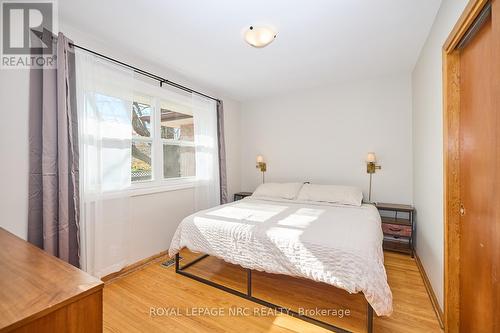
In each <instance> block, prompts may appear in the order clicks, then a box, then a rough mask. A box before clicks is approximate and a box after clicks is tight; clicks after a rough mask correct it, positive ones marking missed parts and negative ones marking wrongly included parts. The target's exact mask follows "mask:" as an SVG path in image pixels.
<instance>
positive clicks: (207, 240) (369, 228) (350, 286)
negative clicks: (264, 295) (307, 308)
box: [169, 196, 392, 331]
mask: <svg viewBox="0 0 500 333" xmlns="http://www.w3.org/2000/svg"><path fill="white" fill-rule="evenodd" d="M382 241H383V233H382V229H381V221H380V215H379V214H378V211H377V209H376V208H375V207H374V206H373V205H370V204H362V205H359V206H355V205H343V204H337V203H330V202H319V201H310V200H300V196H299V198H296V197H294V198H293V199H285V198H277V197H255V196H250V197H247V198H245V199H243V200H240V201H237V202H233V203H229V204H225V205H221V206H217V207H214V208H211V209H207V210H204V211H200V212H198V213H195V214H193V215H191V216H188V217H187V218H185V219H184V220H183V221H182V222H181V223H180V225H179V226H178V228H177V230H176V232H175V235H174V237H173V240H172V242H171V246H170V249H169V254H170V255H171V256H174V255H176V256H177V258H178V253H179V251H180V250H181V249H182V248H184V247H186V248H188V249H189V250H190V251H193V252H200V253H204V254H205V256H207V255H210V256H215V257H217V258H220V259H222V260H224V261H226V262H229V263H231V264H236V265H239V266H242V267H243V268H246V269H247V270H248V272H249V276H248V278H249V279H251V270H258V271H265V272H267V273H274V274H285V275H290V276H294V277H301V278H307V279H311V280H314V281H317V282H323V283H327V284H330V285H333V286H335V287H337V288H341V289H344V290H346V291H348V292H349V293H358V292H362V293H363V294H364V296H365V298H366V300H367V302H368V304H369V305H368V317H369V327H368V331H371V327H370V326H371V314H370V310H371V309H372V308H373V310H374V311H375V312H376V314H377V315H379V316H382V315H390V314H391V312H392V294H391V290H390V288H389V285H388V283H387V276H386V272H385V268H384V261H383V250H382ZM203 258H204V257H201V258H198V260H201V259H203ZM196 261H197V260H195V262H196ZM195 262H193V263H190V264H187V265H191V264H194V263H195ZM187 265H185V266H184V268H187ZM176 268H177V270H178V272H179V273H186V272H183V271H182V268H181V267H180V266H179V262H178V260H177V262H176ZM184 275H187V276H189V275H190V274H189V273H186V274H184ZM189 277H192V276H189ZM197 280H200V279H197ZM201 282H206V281H201ZM209 284H210V283H209ZM212 284H213V283H212ZM216 287H217V286H216ZM220 289H223V290H226V289H227V288H220ZM226 291H229V290H226ZM233 293H234V292H233ZM245 295H246V296H250V297H251V286H249V290H248V293H247V294H245ZM240 296H244V295H240ZM246 298H248V297H246ZM252 300H254V299H252ZM254 301H255V300H254ZM259 301H261V300H259ZM259 301H257V302H258V303H261V304H263V303H262V302H259ZM266 303H267V302H266ZM264 305H267V306H269V305H273V304H272V303H269V304H264ZM302 319H304V318H302ZM313 321H314V319H313ZM316 324H318V323H316ZM321 326H323V325H321ZM327 328H330V329H332V327H327ZM334 328H335V329H336V330H338V328H337V327H334ZM341 331H342V330H341Z"/></svg>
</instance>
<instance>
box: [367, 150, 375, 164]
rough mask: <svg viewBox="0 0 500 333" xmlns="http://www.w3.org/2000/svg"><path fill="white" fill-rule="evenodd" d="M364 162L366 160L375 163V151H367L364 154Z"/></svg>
mask: <svg viewBox="0 0 500 333" xmlns="http://www.w3.org/2000/svg"><path fill="white" fill-rule="evenodd" d="M366 162H368V163H375V162H377V157H376V156H375V153H373V152H369V153H368V154H367V155H366Z"/></svg>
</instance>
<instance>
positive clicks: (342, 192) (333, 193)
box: [297, 184, 363, 206]
mask: <svg viewBox="0 0 500 333" xmlns="http://www.w3.org/2000/svg"><path fill="white" fill-rule="evenodd" d="M297 200H299V201H319V202H329V203H336V204H341V205H351V206H361V202H362V201H363V193H362V192H361V191H360V190H359V189H358V188H356V187H353V186H340V185H317V184H304V186H302V188H301V189H300V192H299V195H298V197H297Z"/></svg>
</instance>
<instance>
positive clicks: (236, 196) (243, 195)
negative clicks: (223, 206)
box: [234, 192, 252, 201]
mask: <svg viewBox="0 0 500 333" xmlns="http://www.w3.org/2000/svg"><path fill="white" fill-rule="evenodd" d="M251 195H252V192H238V193H235V194H234V201H238V200H241V199H243V198H246V197H249V196H251Z"/></svg>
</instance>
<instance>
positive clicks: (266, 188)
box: [252, 183, 302, 200]
mask: <svg viewBox="0 0 500 333" xmlns="http://www.w3.org/2000/svg"><path fill="white" fill-rule="evenodd" d="M301 187H302V183H265V184H262V185H259V187H257V189H256V190H255V192H253V194H252V197H256V198H262V197H264V198H279V199H289V200H291V199H295V198H296V197H297V194H298V193H299V191H300V188H301Z"/></svg>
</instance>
